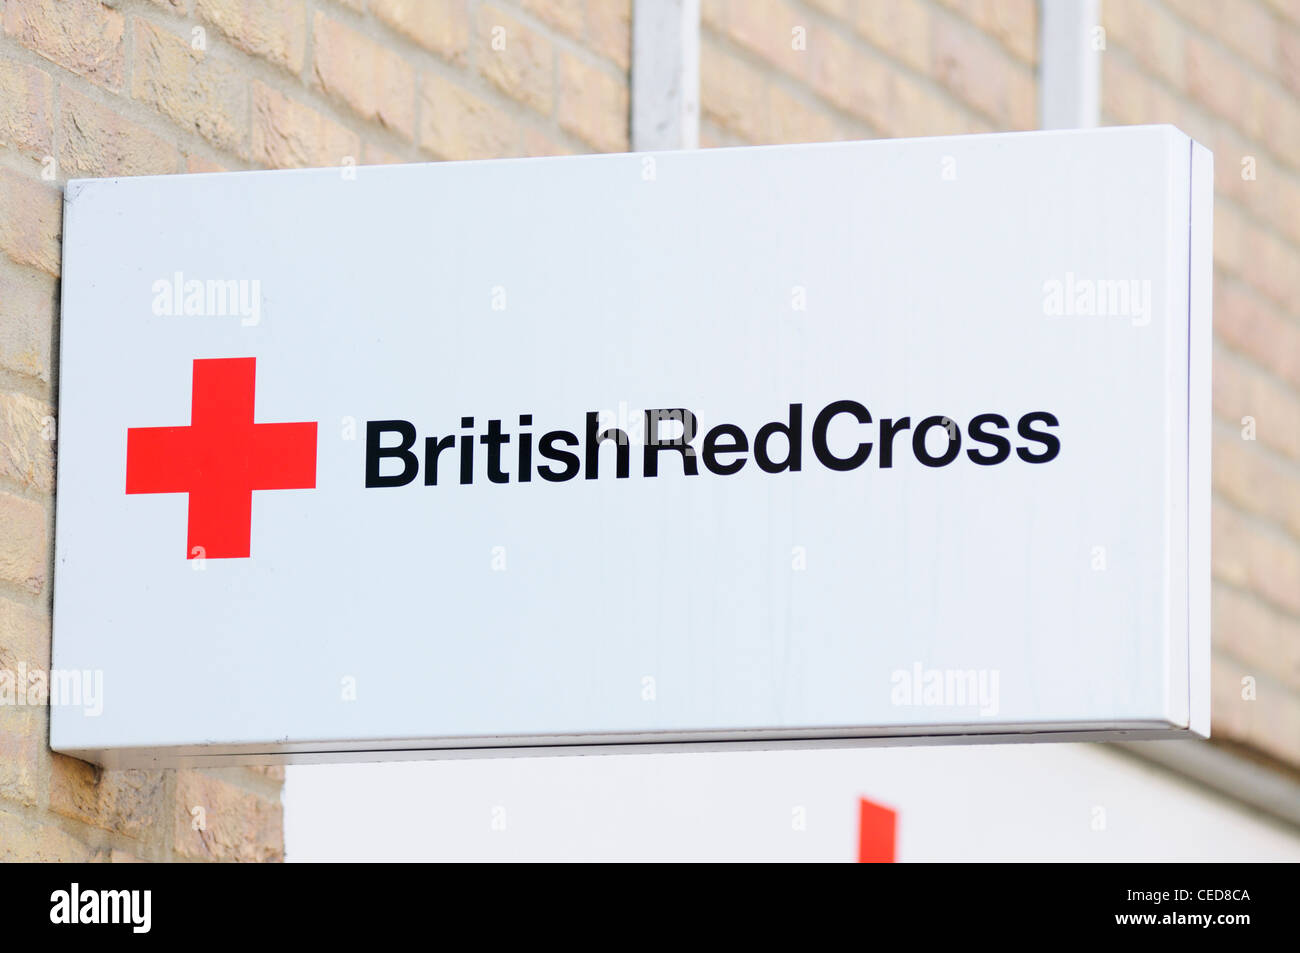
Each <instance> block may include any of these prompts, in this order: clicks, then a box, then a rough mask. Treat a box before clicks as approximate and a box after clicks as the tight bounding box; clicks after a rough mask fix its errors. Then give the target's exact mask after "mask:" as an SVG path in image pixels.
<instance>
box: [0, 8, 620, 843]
mask: <svg viewBox="0 0 1300 953" xmlns="http://www.w3.org/2000/svg"><path fill="white" fill-rule="evenodd" d="M630 19H631V0H517V2H509V0H493V2H488V0H113V2H98V0H4V2H3V3H2V4H0V670H8V671H14V670H16V669H17V667H18V665H19V663H22V664H25V665H26V666H27V667H28V669H32V668H41V669H48V666H49V652H50V582H51V575H52V559H51V542H52V539H53V516H54V507H53V473H54V451H55V448H56V446H57V441H56V439H54V438H56V437H57V422H56V421H55V419H54V417H55V414H54V408H55V406H56V403H57V392H58V379H57V359H56V355H57V348H58V332H57V327H58V325H57V315H58V278H59V263H60V252H59V232H60V227H61V222H60V218H61V201H62V193H61V187H62V185H63V183H64V182H65V181H66V180H67V179H69V178H77V177H86V176H113V175H143V174H171V173H185V172H202V171H214V170H233V169H251V168H270V167H291V166H313V165H316V166H319V165H331V166H337V165H343V164H345V163H349V162H355V163H358V164H366V163H382V162H407V161H417V160H430V159H469V158H489V157H499V156H520V155H547V154H564V153H578V152H591V151H601V150H604V151H616V150H624V149H626V148H627V135H628V133H627V130H628V80H627V71H628V61H629V57H630V38H629V32H630ZM47 736H48V729H47V719H46V710H45V709H44V708H39V707H19V706H14V705H0V859H5V860H37V859H50V860H54V859H60V860H74V859H75V860H85V859H93V860H112V861H119V860H134V859H141V860H165V859H179V860H206V859H218V860H277V859H281V858H282V856H283V824H282V815H281V809H280V787H281V784H282V782H283V777H284V775H283V770H282V769H279V768H231V769H223V770H203V771H101V770H99V769H97V768H95V767H93V766H91V765H88V764H85V763H83V762H80V761H77V760H74V759H71V758H65V757H62V756H60V755H54V754H52V753H51V752H50V751H49V748H48V746H47ZM196 809H201V810H197V811H196ZM200 828H201V829H200Z"/></svg>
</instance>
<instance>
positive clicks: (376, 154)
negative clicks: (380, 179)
mask: <svg viewBox="0 0 1300 953" xmlns="http://www.w3.org/2000/svg"><path fill="white" fill-rule="evenodd" d="M410 161H411V160H410V159H408V158H407V157H406V156H399V155H397V154H396V153H393V152H389V151H388V150H387V149H385V148H383V147H382V146H377V145H375V144H374V143H373V142H367V143H365V144H364V145H363V146H362V147H361V163H360V164H361V165H400V164H401V163H403V162H410Z"/></svg>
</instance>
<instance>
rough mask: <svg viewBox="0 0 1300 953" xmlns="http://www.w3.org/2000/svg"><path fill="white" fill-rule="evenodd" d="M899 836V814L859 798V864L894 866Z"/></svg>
mask: <svg viewBox="0 0 1300 953" xmlns="http://www.w3.org/2000/svg"><path fill="white" fill-rule="evenodd" d="M897 835H898V813H897V812H896V811H893V810H890V809H889V808H887V807H883V806H881V805H879V804H873V803H872V802H871V801H868V800H867V799H866V798H864V797H862V798H858V863H860V864H892V863H893V862H894V853H895V844H896V842H897Z"/></svg>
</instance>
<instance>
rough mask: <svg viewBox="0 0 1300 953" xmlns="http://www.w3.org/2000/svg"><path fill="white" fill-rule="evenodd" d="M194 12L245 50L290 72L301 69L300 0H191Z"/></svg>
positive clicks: (303, 28) (303, 20)
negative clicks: (192, 0)
mask: <svg viewBox="0 0 1300 953" xmlns="http://www.w3.org/2000/svg"><path fill="white" fill-rule="evenodd" d="M194 13H195V14H196V15H198V16H200V17H202V18H203V19H204V20H206V21H207V22H208V23H210V24H212V25H213V26H215V27H216V28H217V29H218V30H219V31H221V34H222V35H223V36H224V37H226V39H228V40H229V41H230V42H231V43H233V44H234V45H235V46H237V47H239V48H240V49H241V50H243V51H244V52H245V53H252V54H253V55H254V56H260V57H262V58H263V59H266V60H269V61H271V62H272V63H274V64H275V65H277V66H281V67H283V68H284V69H287V70H288V71H289V72H291V73H294V74H296V73H298V71H299V70H301V69H302V63H303V55H304V54H305V52H306V49H307V6H306V4H305V3H304V2H303V0H194Z"/></svg>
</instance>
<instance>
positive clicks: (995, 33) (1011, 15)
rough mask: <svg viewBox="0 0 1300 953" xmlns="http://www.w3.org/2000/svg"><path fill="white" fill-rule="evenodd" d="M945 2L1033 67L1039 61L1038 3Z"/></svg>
mask: <svg viewBox="0 0 1300 953" xmlns="http://www.w3.org/2000/svg"><path fill="white" fill-rule="evenodd" d="M1121 2H1122V0H1121ZM943 3H944V5H945V6H948V7H950V8H952V9H953V10H956V11H958V12H959V13H961V15H962V16H963V17H965V18H966V19H967V20H968V21H969V22H971V23H972V24H974V25H975V26H977V27H979V28H980V30H981V31H983V32H984V33H987V34H988V35H989V36H992V37H993V38H995V39H996V40H998V42H1000V43H1001V44H1002V45H1003V46H1005V47H1006V48H1007V49H1008V50H1010V51H1011V52H1013V53H1015V54H1016V56H1018V57H1019V58H1020V59H1021V60H1023V61H1025V62H1027V63H1030V64H1033V63H1036V62H1037V61H1038V0H943Z"/></svg>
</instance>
